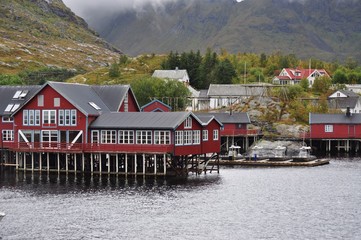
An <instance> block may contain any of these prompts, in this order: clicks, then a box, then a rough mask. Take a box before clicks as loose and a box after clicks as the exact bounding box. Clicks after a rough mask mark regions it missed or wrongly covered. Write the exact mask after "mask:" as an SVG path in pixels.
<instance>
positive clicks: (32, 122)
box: [29, 110, 35, 126]
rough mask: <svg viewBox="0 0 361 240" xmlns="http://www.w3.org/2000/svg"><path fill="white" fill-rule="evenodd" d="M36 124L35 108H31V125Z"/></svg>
mask: <svg viewBox="0 0 361 240" xmlns="http://www.w3.org/2000/svg"><path fill="white" fill-rule="evenodd" d="M34 124H35V113H34V110H29V125H30V126H34Z"/></svg>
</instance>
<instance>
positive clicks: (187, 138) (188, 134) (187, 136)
mask: <svg viewBox="0 0 361 240" xmlns="http://www.w3.org/2000/svg"><path fill="white" fill-rule="evenodd" d="M192 133H193V131H184V145H191V144H192V143H193V136H192V135H193V134H192Z"/></svg>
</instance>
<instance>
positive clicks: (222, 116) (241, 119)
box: [196, 112, 251, 124]
mask: <svg viewBox="0 0 361 240" xmlns="http://www.w3.org/2000/svg"><path fill="white" fill-rule="evenodd" d="M196 116H197V117H199V118H201V117H205V116H214V117H215V118H216V119H217V120H218V121H219V122H221V123H222V124H225V123H238V124H239V123H247V124H248V123H251V121H250V119H249V116H248V113H243V112H234V113H232V114H230V113H196Z"/></svg>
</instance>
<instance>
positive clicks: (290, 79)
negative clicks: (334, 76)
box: [272, 68, 330, 87]
mask: <svg viewBox="0 0 361 240" xmlns="http://www.w3.org/2000/svg"><path fill="white" fill-rule="evenodd" d="M321 76H327V77H330V75H329V74H328V73H327V72H326V70H325V69H299V68H284V69H282V71H281V72H280V74H279V75H278V76H275V77H274V78H273V80H272V81H273V84H281V85H294V84H299V83H300V82H301V80H302V79H304V78H306V79H307V80H308V85H309V86H310V87H311V86H312V85H313V83H314V82H315V79H316V78H317V77H321Z"/></svg>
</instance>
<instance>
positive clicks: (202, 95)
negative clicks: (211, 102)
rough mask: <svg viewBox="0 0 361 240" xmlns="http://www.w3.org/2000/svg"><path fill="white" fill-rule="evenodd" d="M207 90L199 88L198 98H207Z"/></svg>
mask: <svg viewBox="0 0 361 240" xmlns="http://www.w3.org/2000/svg"><path fill="white" fill-rule="evenodd" d="M207 94H208V90H207V89H201V90H199V98H205V99H208V95H207Z"/></svg>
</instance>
